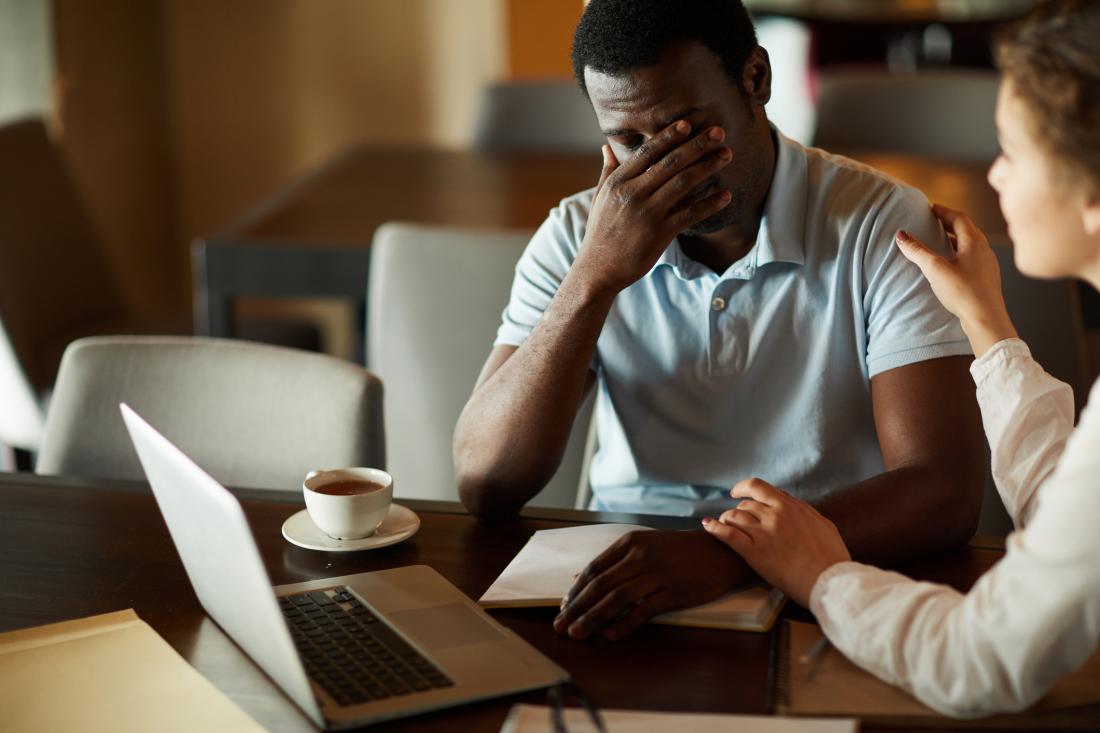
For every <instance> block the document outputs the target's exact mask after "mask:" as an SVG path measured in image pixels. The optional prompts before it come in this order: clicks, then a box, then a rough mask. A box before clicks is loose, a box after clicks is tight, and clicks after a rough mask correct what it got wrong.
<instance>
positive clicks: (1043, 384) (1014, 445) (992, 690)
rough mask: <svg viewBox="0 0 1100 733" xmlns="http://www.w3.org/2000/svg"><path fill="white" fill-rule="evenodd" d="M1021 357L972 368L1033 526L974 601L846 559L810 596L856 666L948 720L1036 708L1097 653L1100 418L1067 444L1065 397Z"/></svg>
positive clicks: (1017, 502) (1006, 354)
mask: <svg viewBox="0 0 1100 733" xmlns="http://www.w3.org/2000/svg"><path fill="white" fill-rule="evenodd" d="M1026 348H1027V347H1026V346H1024V345H1023V344H1022V343H1021V342H1017V341H1013V342H1006V343H1004V344H1003V345H1000V346H998V347H995V349H994V350H991V352H990V353H989V354H987V355H985V356H983V358H982V359H981V360H980V363H978V364H976V365H975V378H976V379H978V382H979V396H980V399H981V400H982V410H983V416H984V419H985V425H986V431H987V433H988V435H989V437H990V442H991V444H992V447H993V451H994V466H995V473H996V472H997V471H999V472H1000V475H999V478H998V488H1000V490H1001V492H1002V495H1003V496H1004V497H1005V499H1006V502H1008V501H1011V502H1013V503H1012V504H1010V508H1011V509H1013V514H1014V516H1015V517H1016V518H1017V520H1018V521H1019V519H1020V518H1021V517H1027V516H1031V521H1029V522H1028V523H1027V526H1026V527H1025V529H1023V530H1022V531H1019V532H1016V533H1014V534H1012V535H1011V536H1010V537H1009V540H1008V543H1007V552H1006V554H1005V557H1004V558H1003V559H1002V560H1001V561H1000V562H999V563H997V565H995V566H994V567H993V568H992V569H991V570H990V571H989V572H988V573H986V574H985V575H983V576H982V577H981V578H980V579H979V580H978V582H977V583H976V584H975V585H974V587H973V588H972V589H971V591H970V592H969V593H967V594H965V595H963V594H960V593H958V592H957V591H955V590H952V589H951V588H948V587H946V586H942V585H937V584H933V583H923V582H917V581H914V580H911V579H909V578H906V577H905V576H903V575H900V574H898V573H893V572H888V571H885V570H879V569H877V568H872V567H869V566H866V565H861V564H859V563H853V562H847V563H839V564H837V565H834V566H833V567H831V568H830V569H829V570H827V571H826V572H824V573H822V575H821V577H820V578H818V580H817V583H816V584H815V585H814V589H813V593H812V594H811V598H810V608H811V610H812V611H813V612H814V614H815V615H816V616H817V619H818V621H819V622H820V623H821V626H822V629H823V630H824V632H825V635H826V636H827V637H828V638H829V639H830V640H831V641H832V643H833V644H834V646H836V647H837V648H838V649H839V650H840V651H841V652H842V653H844V654H845V655H846V656H847V657H848V658H849V659H851V660H852V661H853V662H855V663H856V664H857V665H859V666H860V667H863V668H864V669H866V670H868V671H869V672H871V673H873V674H875V675H877V676H878V677H881V678H882V679H884V680H886V681H888V682H890V683H892V684H895V685H898V686H900V687H902V688H904V689H906V690H908V691H909V692H911V693H912V694H913V695H914V696H916V697H917V698H918V699H919V700H921V701H922V702H924V703H925V704H927V705H928V706H930V707H932V708H934V709H936V710H938V711H940V712H941V713H944V714H947V715H952V716H957V717H978V716H982V715H987V714H991V713H995V712H1012V711H1017V710H1022V709H1024V708H1027V707H1028V706H1030V705H1031V704H1032V703H1034V702H1035V701H1036V700H1038V699H1039V698H1040V697H1042V695H1043V694H1044V693H1045V692H1046V691H1047V690H1048V689H1050V687H1051V685H1053V684H1054V682H1055V681H1056V680H1057V679H1058V678H1059V677H1062V676H1063V675H1066V674H1068V673H1070V672H1072V671H1073V670H1075V669H1077V668H1078V667H1080V666H1081V664H1083V663H1084V662H1085V660H1086V659H1088V657H1089V656H1090V655H1091V654H1092V653H1093V652H1094V651H1095V649H1096V647H1097V643H1098V642H1100V563H1098V562H1097V561H1096V558H1097V557H1100V532H1097V531H1096V524H1097V522H1098V521H1100V481H1098V480H1097V477H1098V476H1100V451H1097V450H1096V449H1095V446H1096V445H1097V444H1098V441H1100V407H1095V408H1093V409H1090V410H1086V411H1085V413H1084V414H1083V415H1082V418H1081V424H1080V426H1079V427H1078V428H1077V430H1076V431H1074V432H1073V434H1072V436H1070V435H1069V433H1070V431H1071V429H1072V427H1071V426H1072V419H1073V408H1072V400H1071V397H1070V395H1069V390H1068V388H1067V387H1065V385H1063V384H1061V383H1060V382H1057V381H1056V380H1054V379H1052V378H1051V377H1049V376H1048V375H1046V374H1045V373H1044V372H1043V371H1042V370H1041V369H1039V368H1038V367H1037V365H1035V363H1034V361H1032V360H1031V357H1030V355H1029V354H1028V353H1027V350H1026ZM1009 371H1016V372H1019V373H1018V374H1017V375H1008V374H997V372H1009ZM1098 384H1100V383H1098ZM1093 394H1094V395H1100V386H1098V387H1094V389H1093ZM1093 404H1097V405H1100V397H1097V399H1096V400H1094V401H1093ZM1033 433H1035V434H1033ZM1067 436H1068V439H1067ZM1055 463H1057V467H1055ZM1002 482H1003V483H1002ZM1033 482H1034V483H1035V484H1037V483H1042V486H1041V488H1039V489H1036V487H1035V485H1034V484H1033ZM1036 496H1041V503H1039V504H1038V506H1036V502H1035V497H1036Z"/></svg>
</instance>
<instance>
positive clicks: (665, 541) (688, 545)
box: [554, 530, 750, 640]
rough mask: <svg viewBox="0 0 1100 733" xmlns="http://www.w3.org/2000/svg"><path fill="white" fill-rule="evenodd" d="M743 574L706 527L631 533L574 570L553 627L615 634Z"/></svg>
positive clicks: (709, 595) (717, 590)
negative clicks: (575, 573) (580, 569)
mask: <svg viewBox="0 0 1100 733" xmlns="http://www.w3.org/2000/svg"><path fill="white" fill-rule="evenodd" d="M749 576H750V573H749V570H748V567H747V566H746V565H745V563H744V562H743V561H742V560H741V558H739V557H738V556H737V555H736V554H735V553H733V552H730V550H729V549H728V548H727V547H725V546H724V545H722V544H720V543H718V542H715V541H714V540H713V539H712V538H711V537H709V536H708V535H707V533H706V532H699V531H693V532H668V531H659V530H653V531H649V530H647V531H639V532H631V533H630V534H627V535H623V536H622V537H621V538H619V540H618V541H616V542H615V544H613V545H611V547H609V548H607V549H606V550H605V551H604V552H603V553H601V554H600V556H599V557H597V558H596V559H595V560H593V561H592V562H591V563H589V565H588V567H587V568H585V569H584V572H582V573H581V574H580V576H579V577H578V578H577V582H576V583H574V584H573V587H572V588H571V589H570V590H569V593H568V595H566V597H565V600H564V601H563V603H562V610H561V613H560V614H558V617H557V618H556V619H554V630H555V631H557V632H558V633H559V634H568V635H569V636H571V637H572V638H574V639H586V638H588V637H589V636H591V635H592V634H594V633H596V632H598V631H602V633H603V636H604V637H605V638H607V639H611V640H615V639H621V638H622V637H624V636H626V635H627V634H629V633H630V632H631V631H634V630H635V629H636V628H638V627H639V626H641V625H642V624H643V623H645V622H646V621H647V620H649V619H650V618H651V617H653V616H656V615H657V614H659V613H664V612H665V611H672V610H675V609H679V608H688V607H690V606H697V605H699V604H700V603H706V602H707V601H712V600H714V599H715V598H717V597H718V596H720V595H722V594H723V593H725V592H726V591H728V590H729V589H730V588H732V587H733V586H735V585H737V584H738V583H741V582H743V581H745V580H748V578H749Z"/></svg>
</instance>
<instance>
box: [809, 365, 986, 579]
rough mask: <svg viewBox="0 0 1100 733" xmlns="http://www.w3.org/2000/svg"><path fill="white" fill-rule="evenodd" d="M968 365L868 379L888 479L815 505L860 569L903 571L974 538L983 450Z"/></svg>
mask: <svg viewBox="0 0 1100 733" xmlns="http://www.w3.org/2000/svg"><path fill="white" fill-rule="evenodd" d="M971 360H972V359H971V357H969V356H950V357H944V358H940V359H931V360H928V361H922V362H918V363H916V364H909V365H907V366H903V367H898V368H896V369H891V370H889V371H886V372H882V373H881V374H878V375H876V376H874V377H872V378H871V400H872V404H873V408H874V417H875V430H876V432H877V434H878V441H879V446H880V447H881V449H882V458H883V463H884V464H885V466H886V472H885V473H882V474H880V475H878V476H875V477H873V478H870V479H868V480H866V481H863V482H861V483H859V484H856V485H855V486H852V487H849V488H847V489H845V490H843V491H840V492H837V493H835V494H832V495H830V496H829V497H827V498H825V499H822V500H821V501H819V502H817V503H816V507H817V509H818V511H820V512H821V513H822V514H824V515H825V516H826V517H828V518H829V519H831V520H832V521H833V523H835V524H836V525H837V527H838V529H840V533H841V535H842V536H843V537H844V542H845V544H847V545H848V548H849V550H850V551H851V553H852V557H853V558H854V559H856V560H859V561H861V562H868V563H875V564H883V563H896V562H900V561H903V560H906V559H909V558H912V557H916V556H918V555H921V554H925V553H928V552H933V551H936V550H942V549H945V548H948V547H952V546H955V545H959V544H962V543H964V542H966V541H967V540H969V539H970V537H971V536H972V535H973V534H974V530H975V528H976V527H977V523H978V515H979V513H980V512H981V506H982V486H983V483H984V479H985V468H984V457H985V450H984V445H983V437H982V428H981V414H980V413H979V411H978V402H977V399H976V398H975V395H974V381H973V380H972V379H971V378H970V373H969V365H970V362H971Z"/></svg>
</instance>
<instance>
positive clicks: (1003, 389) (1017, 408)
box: [970, 339, 1073, 528]
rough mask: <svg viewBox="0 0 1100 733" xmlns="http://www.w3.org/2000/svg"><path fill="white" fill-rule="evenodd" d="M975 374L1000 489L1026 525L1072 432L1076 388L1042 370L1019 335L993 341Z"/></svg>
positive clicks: (1015, 515) (1013, 514) (1020, 522)
mask: <svg viewBox="0 0 1100 733" xmlns="http://www.w3.org/2000/svg"><path fill="white" fill-rule="evenodd" d="M970 373H971V375H972V376H973V377H974V383H975V384H976V385H977V388H978V390H977V394H978V404H979V405H980V406H981V410H982V424H983V425H984V427H985V434H986V438H987V439H988V440H989V448H990V457H991V465H992V469H993V481H994V483H995V484H996V485H997V493H999V494H1000V496H1001V501H1002V502H1004V505H1005V508H1006V509H1007V510H1008V513H1009V515H1011V517H1012V521H1013V522H1014V523H1015V525H1016V527H1017V528H1019V527H1022V526H1025V525H1026V524H1027V523H1028V521H1029V520H1030V518H1031V516H1032V515H1033V514H1034V512H1035V509H1036V506H1037V504H1038V501H1036V497H1039V496H1040V494H1041V491H1040V487H1041V486H1043V485H1044V484H1045V482H1046V481H1047V479H1048V478H1049V477H1050V475H1051V474H1052V473H1053V472H1054V469H1055V466H1056V465H1057V463H1058V460H1059V458H1061V456H1062V453H1063V452H1064V450H1065V447H1066V441H1067V440H1068V439H1069V436H1070V434H1071V433H1072V432H1073V390H1072V389H1070V386H1069V385H1068V384H1065V383H1063V382H1059V381H1058V380H1057V379H1055V378H1054V377H1052V376H1050V375H1049V374H1047V373H1046V372H1045V371H1043V368H1042V367H1041V366H1039V364H1038V363H1037V362H1036V361H1035V360H1034V359H1032V358H1031V351H1030V350H1029V349H1028V347H1027V344H1025V343H1024V342H1023V341H1020V340H1019V339H1005V340H1004V341H1001V342H999V343H998V344H996V345H994V346H993V347H992V348H991V349H989V351H987V352H986V353H984V354H982V356H981V358H980V359H977V360H975V361H974V364H973V365H971V367H970Z"/></svg>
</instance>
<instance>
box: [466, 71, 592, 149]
mask: <svg viewBox="0 0 1100 733" xmlns="http://www.w3.org/2000/svg"><path fill="white" fill-rule="evenodd" d="M480 104H481V106H480V110H479V115H478V121H477V126H476V127H475V130H474V147H475V148H478V149H479V150H540V151H548V152H563V153H565V152H570V153H592V154H593V155H598V154H599V151H600V146H601V145H603V144H604V143H606V142H607V139H606V138H605V137H604V136H603V134H602V133H601V132H600V126H599V123H597V122H596V114H595V112H593V111H592V105H591V104H590V103H589V102H588V100H587V99H585V98H584V94H582V93H581V90H580V89H579V88H578V87H577V84H576V82H574V81H572V80H569V81H566V80H561V81H557V80H553V81H518V82H500V83H496V84H490V85H489V86H487V87H485V89H484V90H483V91H482V96H481V103H480Z"/></svg>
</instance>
